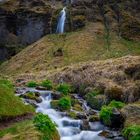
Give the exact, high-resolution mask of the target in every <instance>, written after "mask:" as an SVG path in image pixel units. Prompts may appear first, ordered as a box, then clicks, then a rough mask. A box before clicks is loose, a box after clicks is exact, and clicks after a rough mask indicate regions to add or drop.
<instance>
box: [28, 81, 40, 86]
mask: <svg viewBox="0 0 140 140" xmlns="http://www.w3.org/2000/svg"><path fill="white" fill-rule="evenodd" d="M26 86H27V87H36V86H38V84H37V83H36V82H35V81H29V82H28V83H27V84H26Z"/></svg>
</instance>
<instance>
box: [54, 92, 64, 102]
mask: <svg viewBox="0 0 140 140" xmlns="http://www.w3.org/2000/svg"><path fill="white" fill-rule="evenodd" d="M51 95H52V98H53V99H54V100H59V99H60V98H61V97H62V94H60V93H58V92H53V93H52V94H51Z"/></svg>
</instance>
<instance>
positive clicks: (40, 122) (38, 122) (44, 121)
mask: <svg viewBox="0 0 140 140" xmlns="http://www.w3.org/2000/svg"><path fill="white" fill-rule="evenodd" d="M33 122H34V124H35V126H36V127H37V129H38V130H39V131H41V132H42V133H43V138H42V139H43V140H53V139H54V138H53V137H54V135H56V132H57V130H56V125H55V124H54V123H53V122H52V121H51V119H50V118H49V117H48V115H43V114H41V113H38V114H37V115H36V117H35V118H34V121H33ZM57 135H58V134H57Z"/></svg>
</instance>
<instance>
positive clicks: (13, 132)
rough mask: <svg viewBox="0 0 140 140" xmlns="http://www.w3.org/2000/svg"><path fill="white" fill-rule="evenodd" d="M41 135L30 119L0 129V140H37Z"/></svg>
mask: <svg viewBox="0 0 140 140" xmlns="http://www.w3.org/2000/svg"><path fill="white" fill-rule="evenodd" d="M41 135H42V134H41V133H40V132H39V131H37V129H36V127H35V126H34V125H33V122H32V120H26V121H23V122H19V123H16V124H14V125H12V126H11V127H9V128H6V129H3V130H1V131H0V139H1V140H39V138H40V137H41Z"/></svg>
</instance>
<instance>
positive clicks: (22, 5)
mask: <svg viewBox="0 0 140 140" xmlns="http://www.w3.org/2000/svg"><path fill="white" fill-rule="evenodd" d="M51 16H52V8H51V6H49V5H47V4H46V3H45V2H43V1H40V2H38V1H32V2H29V1H26V0H24V1H23V0H21V1H20V0H19V1H16V0H14V1H7V2H4V3H1V5H0V52H1V53H2V52H3V50H5V51H4V52H5V53H3V55H2V56H1V57H0V60H4V59H6V58H9V57H10V56H11V55H14V54H16V53H17V52H18V51H19V50H20V49H21V47H23V46H26V45H28V44H31V43H33V42H35V41H36V40H38V39H40V38H41V37H42V36H43V35H45V34H49V33H50V29H51V26H50V23H51ZM12 48H13V53H12V54H11V51H10V50H11V49H12Z"/></svg>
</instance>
